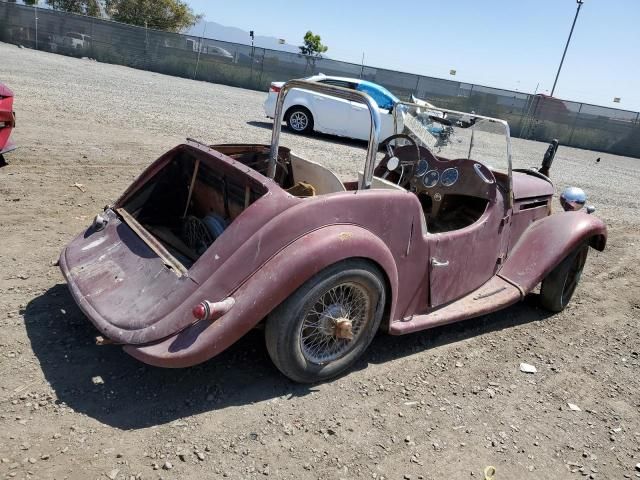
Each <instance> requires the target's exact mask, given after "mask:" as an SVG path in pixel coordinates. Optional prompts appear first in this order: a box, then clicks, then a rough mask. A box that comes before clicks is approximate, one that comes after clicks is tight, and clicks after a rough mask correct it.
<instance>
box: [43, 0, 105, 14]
mask: <svg viewBox="0 0 640 480" xmlns="http://www.w3.org/2000/svg"><path fill="white" fill-rule="evenodd" d="M97 2H98V0H47V4H48V5H50V6H51V8H53V9H54V10H62V11H65V12H71V13H79V14H82V15H91V16H92V17H95V16H97V15H98V14H99V13H100V8H99V7H98V4H97Z"/></svg>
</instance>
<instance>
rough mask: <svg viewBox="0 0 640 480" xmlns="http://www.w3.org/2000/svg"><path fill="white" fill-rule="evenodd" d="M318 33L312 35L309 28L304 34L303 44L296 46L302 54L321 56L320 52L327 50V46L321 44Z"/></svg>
mask: <svg viewBox="0 0 640 480" xmlns="http://www.w3.org/2000/svg"><path fill="white" fill-rule="evenodd" d="M320 40H321V39H320V35H314V34H313V32H312V31H311V30H309V31H308V32H307V33H305V34H304V39H303V42H304V45H302V46H300V47H298V48H299V49H300V53H302V54H303V55H310V56H313V57H322V54H323V53H324V52H326V51H327V50H329V47H327V46H326V45H323V44H322V42H321V41H320Z"/></svg>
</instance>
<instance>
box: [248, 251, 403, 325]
mask: <svg viewBox="0 0 640 480" xmlns="http://www.w3.org/2000/svg"><path fill="white" fill-rule="evenodd" d="M350 260H361V261H363V262H365V263H368V264H369V265H370V266H372V267H373V268H374V269H375V270H376V271H377V272H378V274H379V275H380V278H381V279H382V281H383V283H384V293H385V296H384V298H385V304H384V311H383V313H382V321H381V322H380V330H383V331H385V332H387V331H388V330H389V321H390V316H391V304H392V303H391V301H392V299H393V290H392V289H391V282H390V280H389V276H388V275H387V272H386V271H385V270H384V268H382V266H381V265H380V264H379V263H378V262H376V261H375V260H373V259H371V258H367V257H348V258H343V259H342V260H338V261H337V262H334V263H331V264H329V265H326V266H325V267H324V268H322V269H321V270H318V271H317V272H316V273H314V274H313V275H311V276H310V277H309V278H307V279H305V280H304V282H302V283H301V284H300V286H299V287H298V288H302V286H303V285H304V284H305V283H307V282H308V281H309V280H311V279H312V278H313V277H315V276H316V275H318V274H319V273H321V272H322V271H324V270H326V269H327V268H332V267H334V266H335V265H338V264H340V263H344V262H348V261H350ZM296 290H298V289H296ZM296 290H294V291H293V292H291V293H290V295H293V293H294V292H295V291H296ZM290 295H289V296H290ZM287 298H288V297H287ZM285 300H286V298H285ZM283 302H284V300H283ZM281 303H282V302H281ZM281 303H280V304H281ZM280 304H278V305H275V306H274V307H273V308H272V309H271V311H270V312H269V313H268V314H267V315H266V316H265V318H263V319H262V320H260V323H259V324H258V325H259V326H260V327H262V326H264V322H265V320H266V319H267V317H268V316H269V315H271V312H273V311H274V310H276V309H277V308H278V307H279V306H280Z"/></svg>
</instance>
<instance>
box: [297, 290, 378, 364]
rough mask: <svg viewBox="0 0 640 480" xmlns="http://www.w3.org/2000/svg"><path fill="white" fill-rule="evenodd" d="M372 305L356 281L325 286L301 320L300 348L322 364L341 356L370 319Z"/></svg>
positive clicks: (307, 357)
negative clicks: (324, 290)
mask: <svg viewBox="0 0 640 480" xmlns="http://www.w3.org/2000/svg"><path fill="white" fill-rule="evenodd" d="M371 309H372V305H371V301H370V297H369V295H368V293H367V290H366V289H365V288H364V287H363V286H361V285H359V284H357V283H355V282H347V283H342V284H339V285H336V286H334V287H332V288H330V289H329V290H327V291H326V292H325V293H324V294H322V295H321V296H320V298H318V300H317V301H316V302H315V304H314V305H313V306H312V307H311V309H310V310H309V311H308V312H307V314H306V316H305V318H304V321H303V322H302V326H301V329H300V349H301V351H302V354H303V355H304V357H305V359H306V360H307V361H309V362H311V363H315V364H318V365H322V364H325V363H328V362H332V361H334V360H337V359H339V358H341V357H343V356H344V355H345V354H346V353H347V352H349V350H351V348H352V346H353V345H354V344H355V342H356V341H357V338H358V336H359V335H360V334H361V332H362V331H363V327H364V326H365V325H366V324H367V322H368V321H369V319H370V317H371Z"/></svg>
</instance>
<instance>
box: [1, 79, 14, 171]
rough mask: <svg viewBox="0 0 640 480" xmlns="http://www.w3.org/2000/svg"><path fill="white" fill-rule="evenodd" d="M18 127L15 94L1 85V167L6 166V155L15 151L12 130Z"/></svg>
mask: <svg viewBox="0 0 640 480" xmlns="http://www.w3.org/2000/svg"><path fill="white" fill-rule="evenodd" d="M15 125H16V116H15V113H14V112H13V92H12V91H11V89H10V88H9V87H7V86H6V85H5V84H3V83H0V165H4V164H5V160H4V156H3V155H4V154H5V153H8V152H10V151H11V150H14V149H15V148H16V146H15V144H13V143H12V142H11V140H10V139H9V137H10V136H11V130H13V128H14V127H15Z"/></svg>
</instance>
